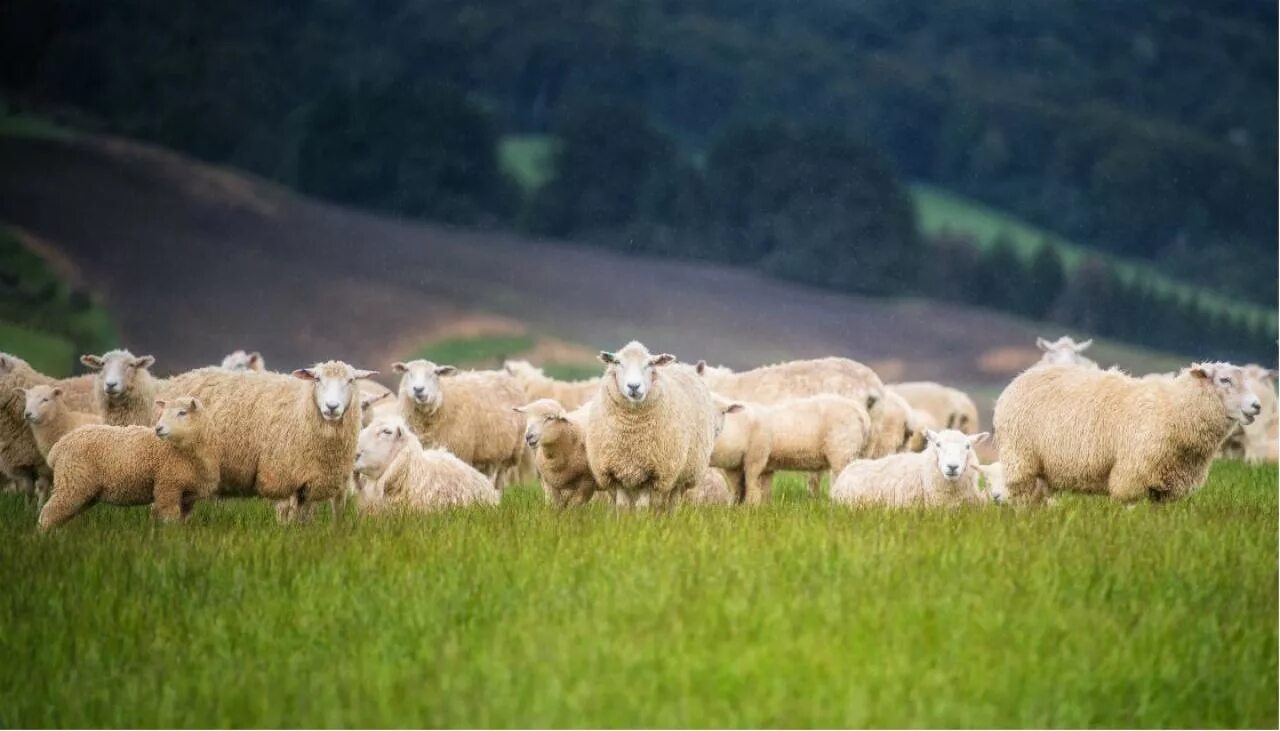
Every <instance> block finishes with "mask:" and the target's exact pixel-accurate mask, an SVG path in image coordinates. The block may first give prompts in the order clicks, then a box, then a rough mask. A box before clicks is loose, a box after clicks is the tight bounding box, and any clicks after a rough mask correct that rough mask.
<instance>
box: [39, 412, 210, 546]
mask: <svg viewBox="0 0 1280 731" xmlns="http://www.w3.org/2000/svg"><path fill="white" fill-rule="evenodd" d="M156 406H158V407H160V408H161V409H162V413H161V414H160V419H159V421H157V422H156V425H155V427H154V428H153V427H149V426H110V425H104V424H91V425H88V426H83V427H80V428H79V429H76V430H75V431H73V432H71V433H70V434H67V435H66V436H65V437H63V438H62V439H60V440H59V441H58V443H57V444H55V445H53V449H51V450H50V451H49V464H50V465H52V466H53V495H52V497H50V498H49V502H47V503H45V505H44V508H43V509H42V510H41V511H40V519H39V526H40V529H41V530H49V529H50V528H55V527H57V526H59V525H61V524H63V523H65V522H67V521H68V520H70V519H71V518H73V517H75V516H76V515H77V514H78V513H80V512H82V511H83V510H84V509H85V508H87V507H89V506H90V505H93V504H94V503H98V502H103V503H108V504H111V505H146V504H148V503H149V504H151V505H152V514H153V515H154V516H155V517H156V518H157V519H159V520H161V521H164V522H170V521H174V520H179V519H185V518H186V517H187V516H188V515H190V514H191V508H192V507H193V506H194V504H195V501H196V499H198V498H204V497H208V496H209V495H211V494H212V493H213V492H214V490H215V489H216V487H217V484H218V460H217V457H216V455H215V454H214V451H215V446H214V444H213V443H212V442H211V440H209V439H208V438H207V435H208V432H209V429H210V428H211V423H210V415H209V414H208V413H207V410H206V409H205V407H204V405H203V404H202V403H201V402H200V400H199V399H196V398H190V397H185V396H184V397H182V398H176V399H172V400H170V401H167V402H166V401H157V402H156Z"/></svg>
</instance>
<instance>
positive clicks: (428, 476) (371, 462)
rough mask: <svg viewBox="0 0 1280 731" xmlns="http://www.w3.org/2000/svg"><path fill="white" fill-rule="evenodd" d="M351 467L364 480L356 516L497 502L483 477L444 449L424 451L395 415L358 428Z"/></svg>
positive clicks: (489, 485)
mask: <svg viewBox="0 0 1280 731" xmlns="http://www.w3.org/2000/svg"><path fill="white" fill-rule="evenodd" d="M355 468H356V471H357V472H359V473H360V474H361V475H363V476H364V477H365V478H366V482H365V485H364V487H363V488H361V490H360V499H359V506H360V512H361V513H365V514H377V513H386V512H391V511H430V510H439V509H442V508H449V507H458V506H463V505H497V504H498V499H499V497H498V491H497V490H495V489H493V484H492V483H490V482H489V479H488V478H487V477H485V476H484V475H482V474H480V473H479V472H477V471H476V470H475V468H473V467H472V466H471V465H469V464H467V463H466V462H463V461H462V460H460V459H458V458H457V457H455V456H453V455H452V454H450V453H449V452H447V451H445V450H443V449H423V448H422V442H420V441H418V438H417V437H416V436H414V434H413V432H412V431H411V430H410V429H409V426H408V425H407V424H405V422H404V420H403V419H401V418H400V417H390V418H383V419H378V420H377V421H375V422H374V423H372V424H370V425H369V426H367V427H365V428H364V429H363V430H361V432H360V440H359V447H358V451H357V452H356V463H355Z"/></svg>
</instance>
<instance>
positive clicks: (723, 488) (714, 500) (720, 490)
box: [681, 468, 734, 505]
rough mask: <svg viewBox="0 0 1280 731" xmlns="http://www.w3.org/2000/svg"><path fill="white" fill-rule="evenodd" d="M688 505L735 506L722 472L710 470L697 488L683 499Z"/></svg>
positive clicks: (703, 475) (705, 473)
mask: <svg viewBox="0 0 1280 731" xmlns="http://www.w3.org/2000/svg"><path fill="white" fill-rule="evenodd" d="M681 502H683V503H684V504H686V505H733V503H734V499H733V492H732V491H730V489H729V483H728V482H727V481H726V480H725V476H724V474H723V473H721V472H720V470H717V469H712V468H708V469H707V470H706V471H705V472H703V473H702V479H701V480H699V481H698V484H697V486H695V487H694V488H693V489H692V490H689V491H688V492H686V493H685V494H684V496H683V497H682V498H681Z"/></svg>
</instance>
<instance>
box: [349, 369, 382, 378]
mask: <svg viewBox="0 0 1280 731" xmlns="http://www.w3.org/2000/svg"><path fill="white" fill-rule="evenodd" d="M352 370H354V371H355V372H356V378H369V377H371V376H376V375H378V372H377V371H366V370H364V369H362V368H353V369H352Z"/></svg>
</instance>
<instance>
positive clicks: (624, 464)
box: [586, 341, 718, 508]
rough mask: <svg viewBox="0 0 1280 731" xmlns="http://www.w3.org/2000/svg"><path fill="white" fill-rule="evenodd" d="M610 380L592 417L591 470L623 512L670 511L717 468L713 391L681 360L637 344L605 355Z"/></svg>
mask: <svg viewBox="0 0 1280 731" xmlns="http://www.w3.org/2000/svg"><path fill="white" fill-rule="evenodd" d="M600 360H601V362H603V363H604V364H605V366H606V368H605V374H604V378H603V379H602V380H601V382H600V389H599V392H598V394H597V395H596V397H595V398H594V399H593V400H592V401H591V402H590V403H591V408H590V409H589V410H588V414H587V422H586V423H587V429H586V443H587V463H588V464H589V465H590V466H591V474H592V475H594V476H595V480H596V484H597V485H599V486H600V487H601V488H602V489H604V490H608V491H612V493H613V496H614V504H615V505H616V506H618V507H619V508H629V507H648V506H649V505H667V504H670V503H671V502H672V501H671V498H672V496H679V495H680V494H682V493H684V492H685V491H686V490H689V489H690V488H692V487H694V486H695V485H696V484H697V483H698V481H699V480H700V479H702V473H703V472H704V471H705V470H706V469H707V465H708V464H709V463H710V460H711V450H712V447H713V446H714V443H715V422H716V420H717V419H718V416H717V413H718V412H717V411H716V407H715V405H714V404H713V403H712V400H711V391H710V390H709V389H708V388H707V385H706V384H705V383H703V381H702V379H701V378H699V376H698V374H697V372H696V371H694V369H693V368H690V367H688V366H681V365H673V364H674V363H675V360H676V359H675V356H673V355H670V354H667V353H662V354H659V355H652V354H650V353H649V350H648V349H647V348H645V347H644V345H642V344H640V343H638V342H636V341H632V342H630V343H628V344H627V345H626V346H625V347H623V348H622V350H619V351H618V352H617V353H609V352H605V351H601V353H600Z"/></svg>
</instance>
